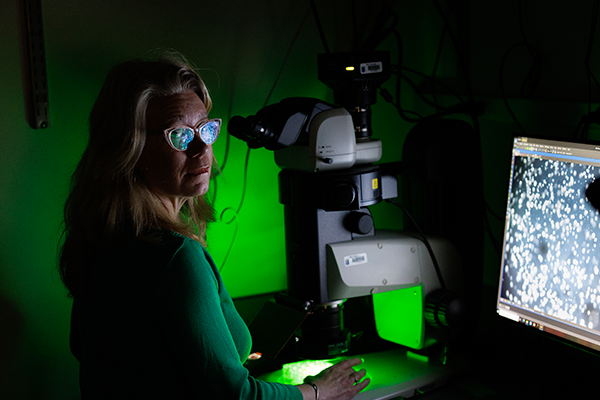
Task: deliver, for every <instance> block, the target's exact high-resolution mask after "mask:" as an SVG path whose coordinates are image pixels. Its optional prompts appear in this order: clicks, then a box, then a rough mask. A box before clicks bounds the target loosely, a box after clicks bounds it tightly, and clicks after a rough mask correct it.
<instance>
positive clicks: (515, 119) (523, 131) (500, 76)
mask: <svg viewBox="0 0 600 400" xmlns="http://www.w3.org/2000/svg"><path fill="white" fill-rule="evenodd" d="M522 45H523V44H522V43H519V44H515V45H513V46H512V47H511V48H510V49H508V51H507V52H506V53H504V56H503V57H502V61H500V74H499V81H500V82H499V84H500V95H501V96H502V101H503V102H504V106H505V107H506V109H507V110H508V113H509V114H510V116H511V118H512V119H513V121H515V124H517V127H518V128H519V131H520V132H521V133H522V134H525V130H524V129H523V127H522V126H521V123H520V122H519V120H518V119H517V116H516V115H515V113H514V112H513V110H512V108H511V107H510V104H509V103H508V98H507V97H506V92H505V91H504V64H505V63H506V60H507V58H508V56H509V54H510V53H511V52H512V51H513V50H514V49H516V48H517V47H520V46H522Z"/></svg>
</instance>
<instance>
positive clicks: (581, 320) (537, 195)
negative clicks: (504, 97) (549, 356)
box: [497, 137, 600, 351]
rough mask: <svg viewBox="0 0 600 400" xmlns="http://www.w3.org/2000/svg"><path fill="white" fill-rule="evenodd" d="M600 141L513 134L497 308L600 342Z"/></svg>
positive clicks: (588, 342)
mask: <svg viewBox="0 0 600 400" xmlns="http://www.w3.org/2000/svg"><path fill="white" fill-rule="evenodd" d="M599 176H600V145H592V144H581V143H573V142H563V141H556V140H542V139H535V138H527V137H517V138H515V139H514V143H513V150H512V164H511V175H510V183H509V191H508V202H507V208H506V222H505V229H504V242H503V250H502V267H501V273H500V285H499V290H498V301H497V311H498V314H499V315H501V316H502V317H506V318H509V319H512V320H514V321H516V322H519V323H522V324H525V325H528V326H531V327H532V328H534V329H539V330H541V331H544V332H548V333H550V334H553V335H556V336H557V337H560V338H564V339H566V340H569V341H571V342H574V343H577V344H580V345H583V346H586V347H587V348H591V349H593V350H596V351H598V350H600V212H599V211H598V210H597V209H596V208H594V207H593V206H592V204H591V203H590V201H589V200H588V199H587V197H586V189H587V187H588V186H589V185H590V183H592V182H593V181H594V180H595V179H596V178H597V177H599Z"/></svg>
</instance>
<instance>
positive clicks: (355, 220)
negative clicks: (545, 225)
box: [344, 212, 373, 235]
mask: <svg viewBox="0 0 600 400" xmlns="http://www.w3.org/2000/svg"><path fill="white" fill-rule="evenodd" d="M344 225H345V227H346V229H348V230H349V231H350V232H352V233H358V234H360V235H366V234H367V233H369V232H371V231H372V230H373V217H371V215H369V214H367V213H363V212H352V213H350V214H348V216H346V218H345V219H344Z"/></svg>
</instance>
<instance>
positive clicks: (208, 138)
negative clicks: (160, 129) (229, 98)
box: [164, 118, 221, 151]
mask: <svg viewBox="0 0 600 400" xmlns="http://www.w3.org/2000/svg"><path fill="white" fill-rule="evenodd" d="M220 130H221V120H220V119H219V118H214V119H209V120H208V121H206V122H204V123H202V124H200V125H198V126H197V127H196V128H194V129H192V128H190V127H189V126H178V127H175V128H169V129H165V131H164V133H165V139H166V141H167V142H168V143H169V144H170V145H171V147H172V148H173V149H175V150H177V151H185V150H187V148H188V144H190V142H191V141H192V140H194V134H195V133H196V132H197V133H198V135H199V136H200V139H202V141H203V142H204V143H206V144H209V145H210V144H213V143H214V142H215V140H217V137H218V136H219V131H220Z"/></svg>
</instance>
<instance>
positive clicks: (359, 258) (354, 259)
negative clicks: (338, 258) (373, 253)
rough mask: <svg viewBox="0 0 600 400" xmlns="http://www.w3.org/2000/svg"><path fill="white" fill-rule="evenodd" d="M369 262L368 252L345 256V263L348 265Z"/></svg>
mask: <svg viewBox="0 0 600 400" xmlns="http://www.w3.org/2000/svg"><path fill="white" fill-rule="evenodd" d="M367 262H368V260H367V253H359V254H352V255H350V256H346V257H344V265H345V266H346V267H351V266H353V265H359V264H366V263H367Z"/></svg>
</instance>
